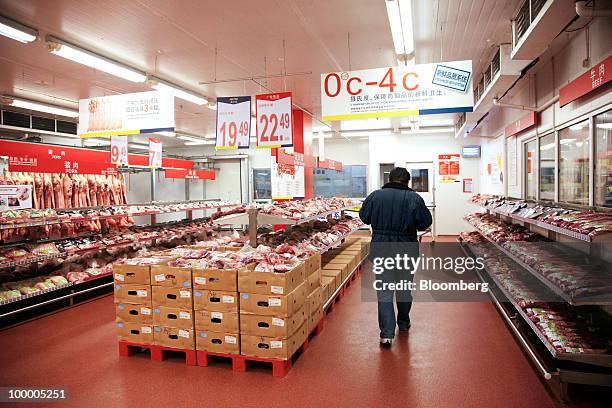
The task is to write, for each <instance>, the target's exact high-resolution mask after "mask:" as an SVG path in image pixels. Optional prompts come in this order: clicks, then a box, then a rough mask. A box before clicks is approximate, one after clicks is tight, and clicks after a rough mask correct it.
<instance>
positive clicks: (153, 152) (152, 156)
mask: <svg viewBox="0 0 612 408" xmlns="http://www.w3.org/2000/svg"><path fill="white" fill-rule="evenodd" d="M161 166H162V144H161V142H160V141H159V140H158V139H153V138H150V139H149V167H153V168H158V167H161Z"/></svg>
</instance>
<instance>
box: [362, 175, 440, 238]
mask: <svg viewBox="0 0 612 408" xmlns="http://www.w3.org/2000/svg"><path fill="white" fill-rule="evenodd" d="M359 217H360V218H361V220H362V221H363V222H364V223H366V224H370V225H372V241H373V242H417V231H423V230H426V229H427V228H429V226H430V225H431V213H430V212H429V210H428V209H427V207H426V206H425V202H424V201H423V198H421V196H420V195H418V194H417V193H416V192H415V191H414V190H413V189H411V188H409V187H407V186H405V185H403V184H399V183H387V184H385V185H384V186H383V188H382V189H380V190H376V191H374V192H373V193H372V194H370V195H369V196H368V197H367V198H366V199H365V201H364V202H363V205H362V206H361V210H360V211H359Z"/></svg>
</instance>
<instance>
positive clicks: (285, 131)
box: [256, 92, 293, 147]
mask: <svg viewBox="0 0 612 408" xmlns="http://www.w3.org/2000/svg"><path fill="white" fill-rule="evenodd" d="M256 101H257V105H256V106H257V147H281V146H292V145H293V126H292V118H291V105H292V99H291V92H282V93H275V94H266V95H257V97H256Z"/></svg>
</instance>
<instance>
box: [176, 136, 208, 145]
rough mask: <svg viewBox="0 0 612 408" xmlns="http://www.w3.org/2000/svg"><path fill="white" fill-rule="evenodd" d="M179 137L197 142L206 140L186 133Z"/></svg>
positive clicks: (178, 137)
mask: <svg viewBox="0 0 612 408" xmlns="http://www.w3.org/2000/svg"><path fill="white" fill-rule="evenodd" d="M177 139H181V140H186V141H188V142H196V143H197V142H202V141H203V140H204V139H203V138H201V137H191V136H185V135H180V136H177ZM185 144H186V143H185Z"/></svg>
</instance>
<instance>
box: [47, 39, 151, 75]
mask: <svg viewBox="0 0 612 408" xmlns="http://www.w3.org/2000/svg"><path fill="white" fill-rule="evenodd" d="M47 45H48V46H49V51H50V52H51V53H52V54H55V55H58V56H60V57H62V58H66V59H69V60H71V61H74V62H78V63H79V64H83V65H86V66H88V67H91V68H94V69H97V70H99V71H104V72H106V73H107V74H111V75H114V76H116V77H118V78H123V79H126V80H128V81H132V82H144V81H146V80H147V76H146V75H144V73H142V72H140V71H137V70H135V69H132V68H129V67H127V66H125V65H123V64H120V63H118V62H115V61H113V60H111V59H109V58H106V57H103V56H101V55H97V54H95V53H93V52H91V51H87V50H85V49H83V48H80V47H77V46H75V45H72V44H69V43H67V42H65V41H63V40H60V39H58V38H56V37H53V36H47Z"/></svg>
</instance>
